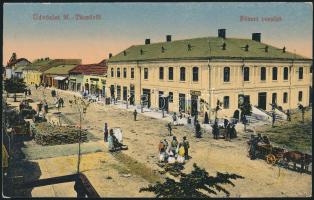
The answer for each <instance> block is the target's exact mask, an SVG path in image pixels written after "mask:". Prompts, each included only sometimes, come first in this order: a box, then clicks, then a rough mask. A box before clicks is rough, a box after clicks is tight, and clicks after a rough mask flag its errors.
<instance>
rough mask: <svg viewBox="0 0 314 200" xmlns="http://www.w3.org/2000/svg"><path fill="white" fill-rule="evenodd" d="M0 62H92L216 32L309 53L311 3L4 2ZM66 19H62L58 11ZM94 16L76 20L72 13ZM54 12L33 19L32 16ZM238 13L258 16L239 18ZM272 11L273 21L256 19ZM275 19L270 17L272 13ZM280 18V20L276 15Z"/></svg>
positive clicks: (311, 21)
mask: <svg viewBox="0 0 314 200" xmlns="http://www.w3.org/2000/svg"><path fill="white" fill-rule="evenodd" d="M3 9H4V14H3V53H4V55H3V58H4V60H3V64H6V63H7V62H8V60H9V59H10V56H11V55H12V53H13V52H16V54H17V57H18V58H21V57H24V58H27V59H28V60H30V61H33V60H35V59H37V58H44V57H50V58H80V59H82V63H83V64H88V63H98V62H100V61H101V60H103V59H106V58H108V55H109V53H112V54H113V55H115V54H117V53H119V52H121V51H123V50H124V49H126V48H128V47H130V46H131V45H138V44H144V41H145V39H146V38H150V40H151V43H154V42H162V41H165V40H166V35H172V40H179V39H187V38H195V37H207V36H217V30H218V29H219V28H225V29H226V37H232V38H251V34H252V33H253V32H260V33H261V34H262V36H261V38H262V42H264V43H268V44H270V45H273V46H276V47H279V48H282V47H284V46H285V47H286V49H287V51H290V52H296V53H297V54H300V55H303V56H305V57H308V58H312V31H313V27H312V24H313V18H312V16H313V6H312V4H310V3H284V2H282V3H270V2H262V3H247V2H246V3H210V2H208V3H201V2H199V3H5V4H4V8H3ZM67 14H68V15H69V16H70V19H68V20H64V19H63V16H64V15H67ZM77 14H78V15H82V16H83V15H84V16H88V15H99V16H100V19H94V20H76V18H75V17H76V15H77ZM39 15H42V16H46V15H49V16H58V15H59V16H60V20H45V19H44V20H38V18H36V16H39ZM241 16H248V17H250V18H255V19H256V18H258V21H241V20H240V17H241ZM269 17H276V19H277V21H273V22H270V21H262V18H269ZM274 19H275V18H274ZM278 19H280V20H278Z"/></svg>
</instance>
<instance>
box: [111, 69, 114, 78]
mask: <svg viewBox="0 0 314 200" xmlns="http://www.w3.org/2000/svg"><path fill="white" fill-rule="evenodd" d="M111 77H114V69H113V68H111Z"/></svg>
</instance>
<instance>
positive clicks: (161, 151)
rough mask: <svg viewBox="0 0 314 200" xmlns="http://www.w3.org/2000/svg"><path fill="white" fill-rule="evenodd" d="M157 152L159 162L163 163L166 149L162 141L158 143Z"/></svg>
mask: <svg viewBox="0 0 314 200" xmlns="http://www.w3.org/2000/svg"><path fill="white" fill-rule="evenodd" d="M158 152H159V162H164V161H165V158H166V156H165V154H166V149H165V144H164V143H163V141H162V140H160V143H159V145H158Z"/></svg>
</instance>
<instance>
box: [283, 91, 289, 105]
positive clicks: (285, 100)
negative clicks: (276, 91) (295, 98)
mask: <svg viewBox="0 0 314 200" xmlns="http://www.w3.org/2000/svg"><path fill="white" fill-rule="evenodd" d="M283 103H288V93H287V92H284V93H283Z"/></svg>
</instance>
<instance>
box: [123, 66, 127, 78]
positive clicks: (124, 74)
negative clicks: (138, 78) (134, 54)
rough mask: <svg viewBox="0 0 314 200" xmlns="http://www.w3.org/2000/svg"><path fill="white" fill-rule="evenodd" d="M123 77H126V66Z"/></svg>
mask: <svg viewBox="0 0 314 200" xmlns="http://www.w3.org/2000/svg"><path fill="white" fill-rule="evenodd" d="M123 78H126V68H123Z"/></svg>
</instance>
